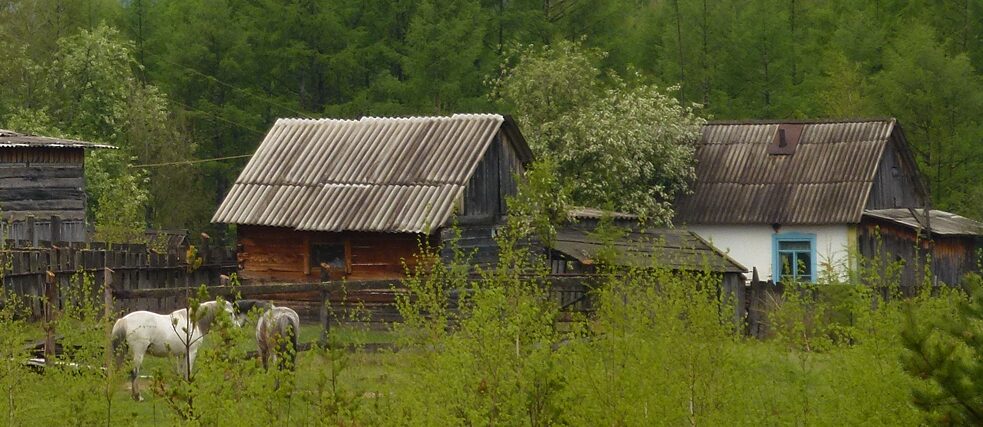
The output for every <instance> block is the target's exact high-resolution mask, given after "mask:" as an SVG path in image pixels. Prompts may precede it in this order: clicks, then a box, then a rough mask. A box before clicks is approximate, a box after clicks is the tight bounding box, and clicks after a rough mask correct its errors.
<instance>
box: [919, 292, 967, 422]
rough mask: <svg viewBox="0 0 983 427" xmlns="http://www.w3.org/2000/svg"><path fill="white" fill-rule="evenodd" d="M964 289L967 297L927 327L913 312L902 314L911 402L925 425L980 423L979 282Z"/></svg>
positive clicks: (928, 323)
mask: <svg viewBox="0 0 983 427" xmlns="http://www.w3.org/2000/svg"><path fill="white" fill-rule="evenodd" d="M966 286H967V288H969V289H970V290H971V291H970V295H969V298H966V299H960V300H959V301H957V304H956V307H957V310H956V311H955V312H954V313H951V314H950V315H949V316H946V317H945V318H942V319H934V321H931V322H926V321H925V320H924V319H922V318H920V316H921V315H922V313H919V312H918V311H917V310H915V309H911V310H909V311H907V312H906V316H905V328H904V330H903V332H902V335H901V336H902V340H903V342H904V347H905V349H906V350H907V351H905V353H904V359H903V360H904V367H905V370H906V371H907V372H909V373H910V374H911V375H912V376H914V377H915V378H917V379H918V384H917V386H916V387H915V389H914V395H913V396H914V402H915V404H916V405H918V408H919V409H921V410H922V412H923V413H924V414H925V416H926V421H928V422H932V423H938V424H943V425H973V424H980V423H981V422H983V390H981V388H983V386H981V385H980V383H979V380H978V379H979V378H980V375H981V374H983V329H981V326H983V280H981V279H980V276H979V275H971V276H969V277H967V279H966Z"/></svg>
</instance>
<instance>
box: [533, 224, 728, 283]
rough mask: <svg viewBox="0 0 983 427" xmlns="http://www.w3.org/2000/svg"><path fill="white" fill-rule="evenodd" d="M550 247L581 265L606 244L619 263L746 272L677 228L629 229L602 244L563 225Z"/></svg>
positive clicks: (581, 229)
mask: <svg viewBox="0 0 983 427" xmlns="http://www.w3.org/2000/svg"><path fill="white" fill-rule="evenodd" d="M608 245H610V246H608ZM552 246H553V250H554V251H557V252H560V253H563V254H565V255H567V256H569V257H571V258H574V259H576V260H577V261H578V262H580V263H581V264H585V265H590V264H593V263H594V260H595V259H596V258H597V256H598V254H599V253H600V252H601V251H603V250H605V249H606V248H609V247H610V248H611V249H613V250H614V253H613V255H614V259H613V260H612V261H613V262H614V263H616V264H618V265H622V266H632V267H650V266H653V265H655V264H657V266H659V267H665V268H669V269H670V270H681V271H708V272H714V273H742V274H743V273H746V272H747V269H746V268H744V266H742V265H741V264H739V263H737V261H734V260H733V259H732V258H730V257H729V256H727V255H726V254H724V253H722V252H720V251H719V250H717V248H715V247H713V245H711V244H709V243H707V241H706V240H703V239H702V238H700V236H697V235H696V233H693V232H691V231H687V230H680V229H667V228H659V229H645V230H639V229H632V230H630V231H628V232H627V233H626V234H625V235H623V236H619V237H618V238H617V239H615V240H614V241H613V242H608V243H605V242H604V241H602V239H600V238H598V237H596V236H594V235H593V234H592V233H591V231H590V230H588V229H586V228H584V227H578V226H566V227H563V228H561V229H560V230H558V231H557V234H556V238H555V240H554V241H553V242H552Z"/></svg>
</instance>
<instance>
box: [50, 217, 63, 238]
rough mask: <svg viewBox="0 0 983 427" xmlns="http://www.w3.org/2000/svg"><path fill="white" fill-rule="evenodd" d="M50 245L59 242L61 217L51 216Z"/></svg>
mask: <svg viewBox="0 0 983 427" xmlns="http://www.w3.org/2000/svg"><path fill="white" fill-rule="evenodd" d="M49 240H51V243H52V244H54V243H55V242H60V241H61V217H60V216H58V215H52V216H51V239H49Z"/></svg>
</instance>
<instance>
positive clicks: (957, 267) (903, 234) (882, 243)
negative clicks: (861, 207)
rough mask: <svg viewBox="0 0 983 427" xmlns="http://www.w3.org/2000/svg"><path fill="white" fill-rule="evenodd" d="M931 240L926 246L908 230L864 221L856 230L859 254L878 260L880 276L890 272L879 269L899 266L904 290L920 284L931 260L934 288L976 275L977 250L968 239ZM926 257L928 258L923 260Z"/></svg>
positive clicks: (939, 238)
mask: <svg viewBox="0 0 983 427" xmlns="http://www.w3.org/2000/svg"><path fill="white" fill-rule="evenodd" d="M933 237H934V242H928V241H927V240H925V238H924V236H921V237H919V236H918V235H917V234H916V232H915V230H914V229H912V228H909V227H905V226H902V225H899V224H896V223H893V222H890V221H881V220H877V219H874V218H868V217H865V218H864V222H863V223H862V224H860V230H859V239H860V253H861V254H862V255H863V256H864V257H865V258H867V259H877V260H879V261H880V262H881V263H882V271H883V272H887V271H890V270H888V269H886V268H884V267H883V266H886V265H888V264H890V263H897V262H900V263H902V265H903V267H901V271H900V272H899V274H900V276H901V277H900V278H899V279H900V281H901V285H902V286H906V287H908V286H916V285H919V284H921V283H922V282H923V280H924V278H925V270H924V267H925V265H926V262H928V261H927V260H931V270H930V273H931V275H930V276H929V277H930V278H931V280H932V281H933V283H935V284H938V283H945V284H949V285H955V284H959V283H960V280H961V278H962V276H963V275H964V274H966V273H969V272H974V271H975V272H979V269H978V268H977V266H976V265H977V264H976V247H977V246H976V244H975V242H974V240H973V239H972V238H970V237H962V236H933ZM929 253H931V257H928V256H927V255H928V254H929ZM882 274H883V273H882ZM884 275H885V276H886V275H888V274H884Z"/></svg>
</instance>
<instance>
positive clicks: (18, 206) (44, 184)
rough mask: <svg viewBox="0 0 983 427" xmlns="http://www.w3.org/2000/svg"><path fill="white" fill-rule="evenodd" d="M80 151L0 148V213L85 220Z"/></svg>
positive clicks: (71, 149) (75, 149)
mask: <svg viewBox="0 0 983 427" xmlns="http://www.w3.org/2000/svg"><path fill="white" fill-rule="evenodd" d="M83 164H84V154H83V149H81V148H20V147H17V148H0V210H2V211H3V215H4V216H5V217H7V218H13V219H24V217H26V216H27V215H35V216H37V217H39V218H42V217H50V216H52V215H57V216H60V217H62V218H63V219H66V220H68V219H83V218H85V177H84V174H83Z"/></svg>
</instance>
